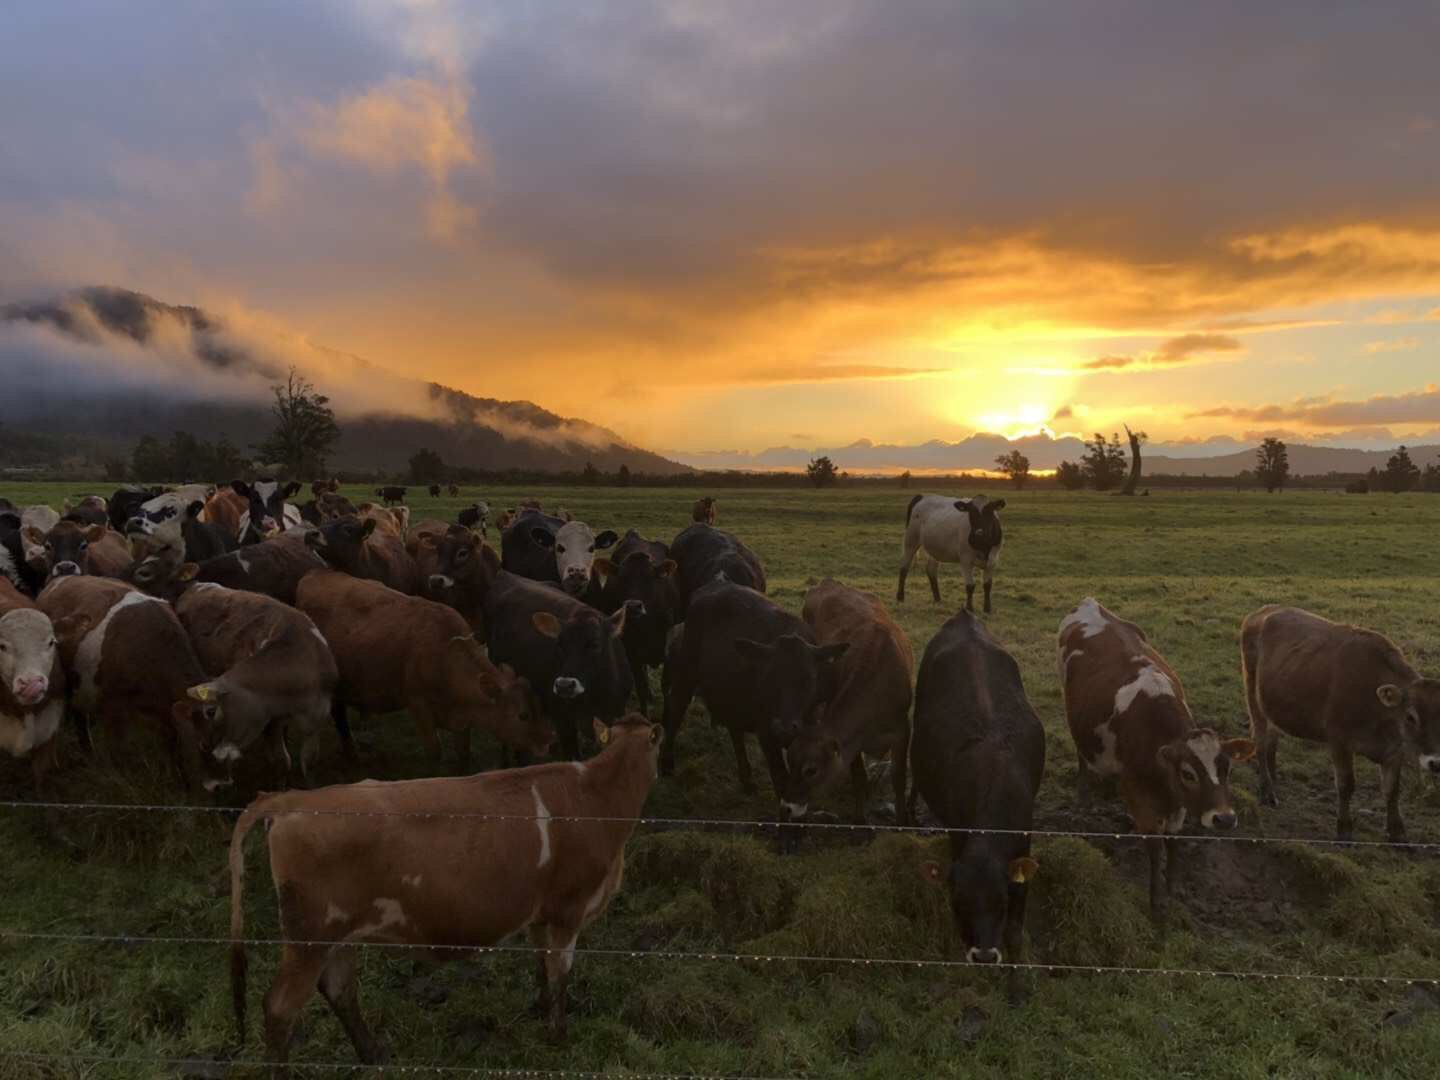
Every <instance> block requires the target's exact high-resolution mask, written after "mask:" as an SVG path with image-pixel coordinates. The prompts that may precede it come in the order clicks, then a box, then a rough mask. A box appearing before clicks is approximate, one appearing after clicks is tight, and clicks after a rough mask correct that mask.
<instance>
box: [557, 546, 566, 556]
mask: <svg viewBox="0 0 1440 1080" xmlns="http://www.w3.org/2000/svg"><path fill="white" fill-rule="evenodd" d="M555 554H556V555H564V554H565V545H564V544H556V545H555Z"/></svg>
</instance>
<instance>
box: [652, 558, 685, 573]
mask: <svg viewBox="0 0 1440 1080" xmlns="http://www.w3.org/2000/svg"><path fill="white" fill-rule="evenodd" d="M679 568H680V564H679V563H677V562H676V561H675V560H674V559H666V560H665V561H664V562H662V563H661V564H660V565H659V566H657V567H655V576H656V577H669V576H670V575H671V574H673V573H675V571H676V570H678V569H679Z"/></svg>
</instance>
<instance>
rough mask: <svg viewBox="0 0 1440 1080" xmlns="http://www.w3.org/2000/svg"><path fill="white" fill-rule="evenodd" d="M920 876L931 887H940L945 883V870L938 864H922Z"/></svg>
mask: <svg viewBox="0 0 1440 1080" xmlns="http://www.w3.org/2000/svg"><path fill="white" fill-rule="evenodd" d="M920 876H921V877H922V878H924V879H925V880H926V881H928V882H929V883H930V884H931V885H942V884H944V882H945V868H944V867H942V866H941V865H940V864H939V863H938V862H922V863H921V864H920Z"/></svg>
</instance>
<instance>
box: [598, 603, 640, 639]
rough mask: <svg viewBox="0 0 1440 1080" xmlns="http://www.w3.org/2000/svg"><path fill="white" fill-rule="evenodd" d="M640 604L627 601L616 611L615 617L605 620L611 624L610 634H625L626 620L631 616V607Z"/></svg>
mask: <svg viewBox="0 0 1440 1080" xmlns="http://www.w3.org/2000/svg"><path fill="white" fill-rule="evenodd" d="M638 603H639V601H637V600H628V601H626V602H625V603H623V604H621V605H620V607H619V608H617V609H616V611H615V614H614V615H611V616H610V617H609V618H608V619H606V620H605V621H606V622H608V623H609V624H610V632H611V633H612V634H623V633H624V632H625V620H626V618H628V617H629V615H630V605H631V604H638Z"/></svg>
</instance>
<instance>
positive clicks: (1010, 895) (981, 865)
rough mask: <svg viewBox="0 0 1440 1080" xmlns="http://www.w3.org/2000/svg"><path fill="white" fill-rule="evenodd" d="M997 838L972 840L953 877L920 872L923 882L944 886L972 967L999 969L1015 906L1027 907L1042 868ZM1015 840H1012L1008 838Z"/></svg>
mask: <svg viewBox="0 0 1440 1080" xmlns="http://www.w3.org/2000/svg"><path fill="white" fill-rule="evenodd" d="M997 839H998V838H996V837H985V836H980V837H972V838H970V839H969V841H968V842H966V843H965V844H964V845H963V846H962V847H960V848H959V849H958V851H957V854H956V855H955V858H954V859H953V860H952V861H951V863H950V869H949V870H948V871H946V870H944V869H942V868H941V866H940V864H939V863H935V862H927V863H922V864H921V866H920V876H921V877H923V878H924V879H925V880H926V881H928V882H930V883H931V884H932V885H943V886H944V887H945V888H946V890H947V891H948V892H949V894H950V914H951V917H952V918H953V919H954V920H955V929H956V930H957V931H958V932H959V934H960V939H961V940H962V941H964V942H965V945H966V953H965V958H966V959H967V960H969V961H970V963H972V964H999V963H1003V962H1004V960H1005V954H1004V953H1003V952H1002V951H1001V945H1002V943H1003V942H1004V934H1005V923H1006V920H1007V917H1008V915H1009V911H1010V906H1011V905H1012V904H1023V903H1024V897H1025V888H1026V886H1027V885H1028V883H1029V881H1030V879H1031V878H1033V877H1034V876H1035V873H1036V871H1038V870H1039V869H1040V864H1039V863H1037V862H1036V861H1035V860H1034V859H1032V858H1031V857H1030V856H1029V855H1019V856H1014V857H1011V856H1010V855H1009V854H1008V853H1007V852H1006V851H1005V848H1007V847H1010V846H1011V845H1009V844H999V843H996V840H997ZM1006 839H1009V838H1006Z"/></svg>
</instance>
